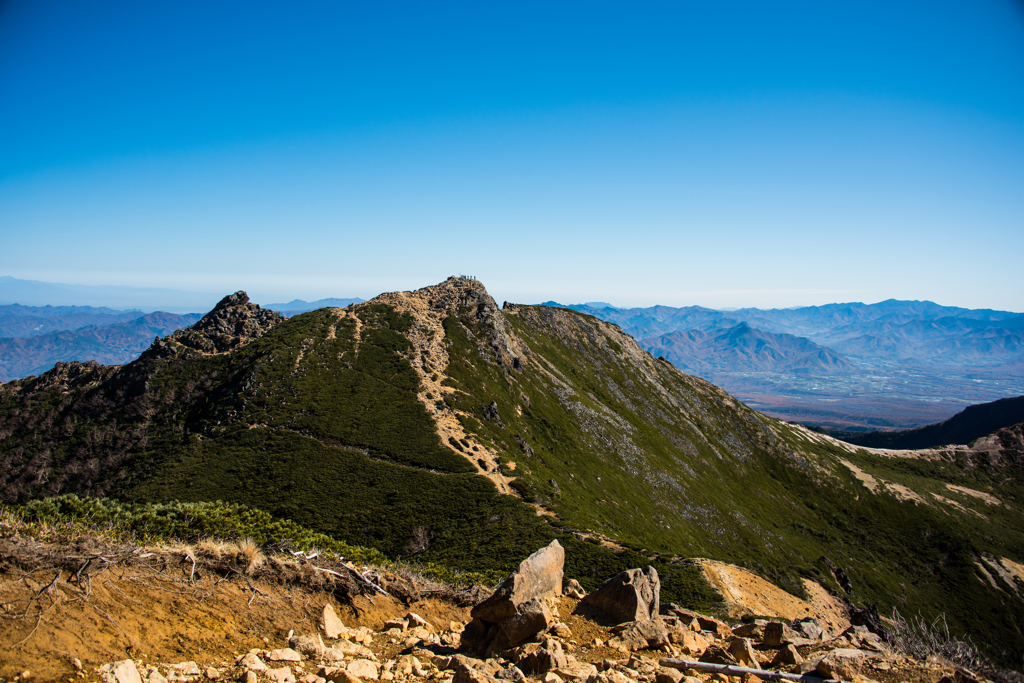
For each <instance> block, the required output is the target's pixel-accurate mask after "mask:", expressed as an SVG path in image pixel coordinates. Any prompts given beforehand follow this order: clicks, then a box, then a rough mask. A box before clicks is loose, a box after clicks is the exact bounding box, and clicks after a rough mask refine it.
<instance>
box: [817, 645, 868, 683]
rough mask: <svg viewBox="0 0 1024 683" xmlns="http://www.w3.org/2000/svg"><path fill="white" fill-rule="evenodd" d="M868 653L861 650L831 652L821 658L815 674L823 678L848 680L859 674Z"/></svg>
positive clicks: (845, 649) (844, 649) (843, 649)
mask: <svg viewBox="0 0 1024 683" xmlns="http://www.w3.org/2000/svg"><path fill="white" fill-rule="evenodd" d="M867 657H868V653H866V652H864V651H863V650H853V649H849V648H841V649H839V650H832V651H831V652H829V653H828V654H827V655H825V656H824V657H822V658H821V660H820V661H819V662H818V665H817V666H816V667H815V672H816V673H818V675H820V676H823V677H824V678H840V679H849V678H853V677H854V676H857V675H859V674H860V672H861V668H862V667H863V665H864V661H865V660H866V659H867Z"/></svg>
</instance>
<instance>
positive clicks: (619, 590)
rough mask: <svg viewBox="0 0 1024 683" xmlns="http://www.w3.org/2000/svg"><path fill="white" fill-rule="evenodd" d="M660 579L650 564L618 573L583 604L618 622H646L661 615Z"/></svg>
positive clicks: (585, 599)
mask: <svg viewBox="0 0 1024 683" xmlns="http://www.w3.org/2000/svg"><path fill="white" fill-rule="evenodd" d="M660 602H661V580H660V579H658V571H657V570H656V569H655V568H654V567H651V566H650V565H648V566H647V567H646V568H644V569H630V570H629V571H625V572H622V573H621V574H616V575H615V576H613V577H612V578H610V579H608V580H607V581H605V582H604V583H602V584H601V587H600V588H598V589H597V590H596V591H594V592H593V593H591V594H590V595H588V596H587V597H585V598H584V599H583V601H582V602H581V603H580V604H581V605H585V606H587V607H592V608H596V609H598V610H600V611H601V612H604V613H605V614H607V615H608V616H610V617H611V618H612V619H615V620H616V621H617V622H619V623H622V622H627V621H647V620H649V619H653V618H655V617H656V616H658V607H659V605H660Z"/></svg>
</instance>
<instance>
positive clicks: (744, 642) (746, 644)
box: [729, 638, 761, 669]
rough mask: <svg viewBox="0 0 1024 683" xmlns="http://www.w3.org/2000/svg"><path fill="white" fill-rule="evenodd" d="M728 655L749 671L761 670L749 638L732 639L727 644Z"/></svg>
mask: <svg viewBox="0 0 1024 683" xmlns="http://www.w3.org/2000/svg"><path fill="white" fill-rule="evenodd" d="M729 654H731V655H732V656H733V657H735V658H736V661H737V662H739V663H740V664H741V665H743V666H745V667H747V668H749V669H760V668H761V662H759V661H758V659H757V655H756V654H755V653H754V647H753V645H751V644H750V639H749V638H734V639H733V641H732V642H731V643H729Z"/></svg>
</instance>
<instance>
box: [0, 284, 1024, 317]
mask: <svg viewBox="0 0 1024 683" xmlns="http://www.w3.org/2000/svg"><path fill="white" fill-rule="evenodd" d="M441 279H442V280H443V279H444V278H441ZM12 280H13V281H14V282H24V283H27V284H29V285H46V286H53V287H58V288H66V289H64V291H65V292H66V294H65V295H64V298H63V299H61V298H60V297H59V296H58V297H56V298H50V297H49V296H48V295H47V294H46V290H42V291H40V292H38V293H36V294H33V295H32V296H31V297H27V298H26V297H22V299H23V300H18V301H15V300H14V299H16V298H18V297H13V298H12V296H10V295H9V294H8V293H7V292H8V290H7V289H6V288H5V286H6V285H7V284H8V283H10V282H11V281H12ZM438 282H440V280H438ZM433 284H437V283H436V282H430V283H424V284H423V285H422V286H424V287H426V286H429V285H433ZM483 285H484V287H486V286H487V283H486V282H483ZM416 289H418V287H417V288H416ZM234 291H238V290H232V291H225V292H223V293H215V292H201V291H188V290H178V289H170V288H145V287H132V286H130V285H81V284H70V283H58V282H42V281H38V280H19V279H16V278H11V276H6V275H0V305H11V304H22V305H25V306H47V305H50V306H94V307H107V308H112V309H116V310H131V309H134V308H138V309H139V310H142V311H146V312H149V311H156V310H165V311H167V312H173V313H183V312H188V313H203V312H205V311H206V310H209V309H210V308H212V307H213V306H214V305H215V304H216V303H217V301H219V300H220V299H222V298H223V297H225V296H227V295H228V294H231V293H232V292H234ZM390 291H405V290H385V292H390ZM385 292H375V293H373V294H366V295H360V294H351V293H344V292H343V293H333V294H325V295H322V296H305V297H299V296H292V295H280V294H279V295H276V296H274V295H267V294H264V293H260V292H255V293H254V292H248V291H246V294H248V295H249V298H250V300H251V301H253V302H255V303H258V304H260V305H261V306H269V305H272V304H284V303H290V302H292V301H305V302H307V303H313V302H316V301H321V300H324V299H353V298H360V299H363V300H370V299H372V298H374V297H375V296H377V295H379V294H382V293H385ZM488 293H490V294H491V295H492V296H494V298H495V299H496V300H497V301H498V302H499V303H501V302H502V301H512V303H519V304H526V305H538V304H542V303H545V302H548V301H554V302H556V303H558V304H560V305H564V306H570V305H572V306H575V305H585V306H591V305H595V304H597V305H606V306H611V307H613V308H617V309H630V308H649V307H653V306H672V307H676V308H683V307H686V306H701V307H703V308H709V309H712V310H716V311H722V312H729V311H736V310H740V309H743V308H778V309H793V308H803V307H805V306H822V305H830V304H838V305H843V304H866V305H873V304H878V303H882V302H884V301H889V300H892V299H893V297H889V298H887V299H879V300H878V301H839V300H836V301H829V302H825V303H823V304H806V305H796V306H776V307H759V306H728V307H717V308H716V307H713V306H704V305H703V304H699V303H682V304H668V303H665V302H663V301H650V302H646V303H636V304H631V305H626V304H621V303H615V302H608V301H594V300H590V301H583V300H580V301H570V300H565V301H559V300H557V299H554V298H551V297H547V298H544V299H540V300H537V301H515V300H512V299H508V298H505V299H502V298H501V297H499V296H495V295H494V293H493V292H491V291H490V290H489V289H488ZM119 296H120V297H122V300H123V299H127V300H130V301H134V302H136V303H128V304H124V305H120V304H119V303H118V301H119V299H118V297H119ZM147 296H152V297H154V298H156V299H159V300H163V301H165V302H167V301H170V302H172V303H170V304H168V305H166V306H165V307H164V308H160V304H152V303H146V301H147V299H146V297H147ZM176 300H177V301H178V302H179V303H174V302H175V301H176ZM181 300H186V301H204V302H206V303H203V304H197V305H194V306H193V305H190V304H182V303H180V301H181ZM25 301H32V303H25ZM900 301H930V302H931V303H934V304H938V305H940V306H951V305H952V304H947V303H944V302H942V301H932V300H930V299H910V300H907V299H900ZM977 308H980V309H992V310H1001V311H1004V312H1010V313H1021V314H1022V315H1024V312H1021V311H1014V310H1012V309H994V308H993V307H991V306H982V307H977Z"/></svg>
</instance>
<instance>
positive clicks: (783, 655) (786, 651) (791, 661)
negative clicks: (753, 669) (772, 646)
mask: <svg viewBox="0 0 1024 683" xmlns="http://www.w3.org/2000/svg"><path fill="white" fill-rule="evenodd" d="M803 663H804V658H803V656H802V655H801V654H800V651H799V650H797V649H796V645H793V644H792V643H786V644H785V645H783V646H782V649H781V650H779V651H778V653H777V654H776V655H775V659H773V660H772V663H771V667H772V668H773V669H777V668H778V667H780V666H795V665H798V664H803Z"/></svg>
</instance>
